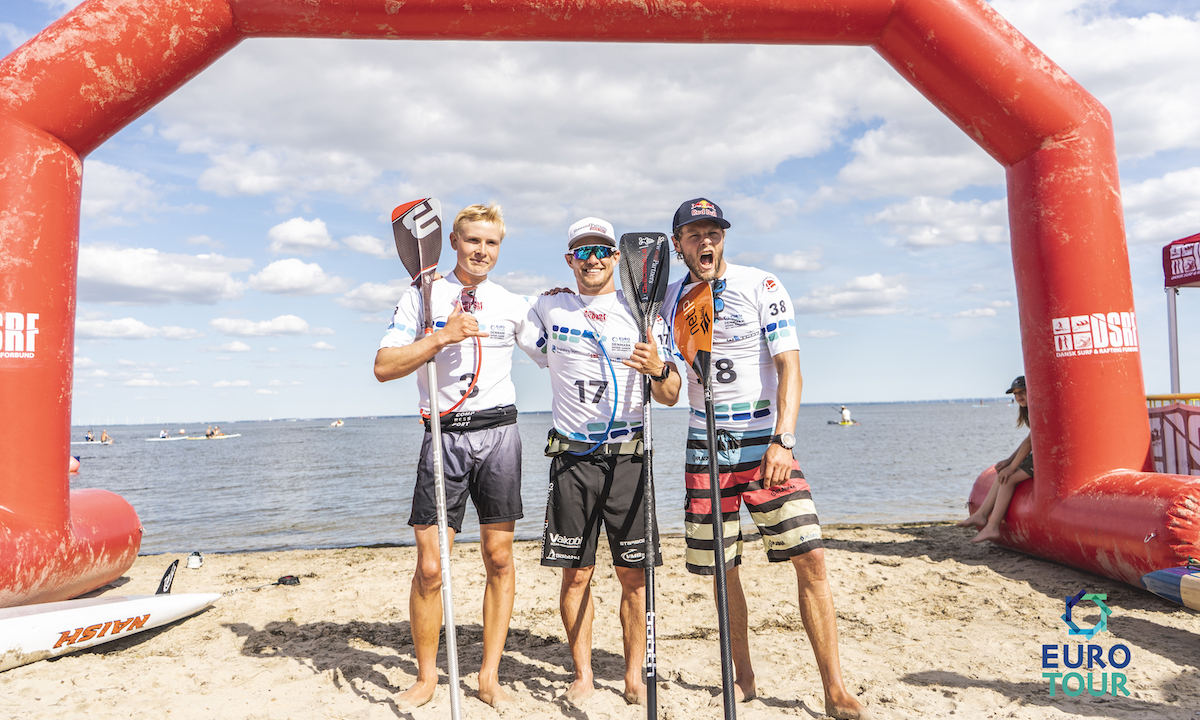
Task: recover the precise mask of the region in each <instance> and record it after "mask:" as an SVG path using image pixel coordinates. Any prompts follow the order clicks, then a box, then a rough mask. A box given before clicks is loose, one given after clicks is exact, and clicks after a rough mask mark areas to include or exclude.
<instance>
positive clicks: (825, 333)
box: [804, 330, 842, 340]
mask: <svg viewBox="0 0 1200 720" xmlns="http://www.w3.org/2000/svg"><path fill="white" fill-rule="evenodd" d="M841 334H842V333H840V332H837V331H836V330H809V331H808V332H806V333H804V337H810V338H815V339H817V340H824V339H825V338H831V337H838V336H839V335H841Z"/></svg>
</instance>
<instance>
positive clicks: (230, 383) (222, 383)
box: [213, 380, 250, 388]
mask: <svg viewBox="0 0 1200 720" xmlns="http://www.w3.org/2000/svg"><path fill="white" fill-rule="evenodd" d="M213 387H215V388H228V387H250V381H249V380H218V381H216V382H215V383H213Z"/></svg>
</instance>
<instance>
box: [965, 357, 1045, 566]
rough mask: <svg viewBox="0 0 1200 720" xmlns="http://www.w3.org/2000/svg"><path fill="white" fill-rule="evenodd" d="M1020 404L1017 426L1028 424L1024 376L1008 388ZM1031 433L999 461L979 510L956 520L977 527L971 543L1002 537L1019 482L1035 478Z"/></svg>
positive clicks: (966, 525)
mask: <svg viewBox="0 0 1200 720" xmlns="http://www.w3.org/2000/svg"><path fill="white" fill-rule="evenodd" d="M1007 392H1008V393H1012V396H1013V399H1014V400H1016V401H1017V405H1020V406H1021V410H1020V412H1019V413H1018V414H1017V427H1022V426H1024V427H1029V404H1028V399H1027V397H1026V392H1025V376H1024V375H1021V376H1019V377H1017V379H1016V380H1013V382H1012V386H1011V387H1010V388H1009V389H1008V391H1007ZM1031 438H1032V435H1027V436H1025V439H1024V440H1022V441H1021V444H1020V445H1018V446H1017V449H1016V450H1014V451H1013V454H1012V455H1009V456H1008V457H1007V458H1005V459H1003V460H1001V461H1000V462H998V463H996V481H995V482H994V483H992V487H991V489H990V490H988V494H987V498H986V499H985V500H984V501H983V504H982V505H980V506H979V509H978V510H976V511H975V512H974V513H972V514H971V516H970V517H968V518H967V519H966V520H960V521H959V522H957V523H955V525H957V526H958V527H977V528H979V529H980V530H979V534H977V535H976V536H975V537H973V538H971V542H976V543H979V542H984V541H985V540H999V539H1000V522H1001V521H1002V520H1004V514H1005V513H1007V512H1008V503H1009V502H1010V501H1011V500H1012V496H1013V492H1015V491H1016V489H1017V485H1018V484H1020V483H1022V482H1025V481H1026V480H1029V479H1030V478H1032V477H1033V445H1032V442H1031Z"/></svg>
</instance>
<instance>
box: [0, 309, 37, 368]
mask: <svg viewBox="0 0 1200 720" xmlns="http://www.w3.org/2000/svg"><path fill="white" fill-rule="evenodd" d="M38 317H39V315H38V313H22V312H0V325H3V327H0V331H2V332H3V333H4V339H3V341H2V342H0V357H4V358H33V357H36V354H35V353H36V351H37V336H38V332H39V330H38V326H37V320H38Z"/></svg>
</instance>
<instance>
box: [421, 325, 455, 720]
mask: <svg viewBox="0 0 1200 720" xmlns="http://www.w3.org/2000/svg"><path fill="white" fill-rule="evenodd" d="M427 317H428V316H427ZM425 377H426V379H427V380H428V385H429V427H430V431H431V432H432V433H433V435H432V437H431V438H430V445H431V446H432V447H433V492H434V497H435V498H436V499H437V521H438V552H439V554H440V556H441V566H442V616H443V618H444V619H443V622H444V624H445V629H446V665H447V672H448V673H449V675H450V717H451V718H453V720H461V718H462V707H461V698H460V697H459V687H458V638H457V633H456V629H455V628H456V626H455V624H454V599H453V593H452V592H451V589H450V533H449V529H448V526H449V521H448V520H447V518H446V475H445V466H444V465H443V463H442V422H441V418H440V417H439V416H438V386H437V367H436V365H435V363H434V361H433V359H430V360H429V362H427V363H425Z"/></svg>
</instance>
